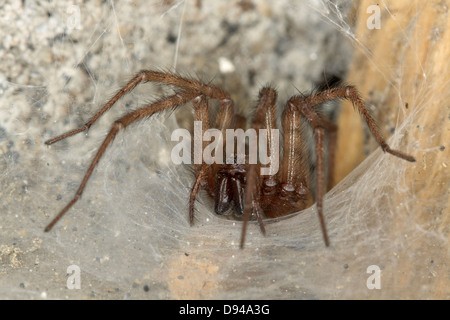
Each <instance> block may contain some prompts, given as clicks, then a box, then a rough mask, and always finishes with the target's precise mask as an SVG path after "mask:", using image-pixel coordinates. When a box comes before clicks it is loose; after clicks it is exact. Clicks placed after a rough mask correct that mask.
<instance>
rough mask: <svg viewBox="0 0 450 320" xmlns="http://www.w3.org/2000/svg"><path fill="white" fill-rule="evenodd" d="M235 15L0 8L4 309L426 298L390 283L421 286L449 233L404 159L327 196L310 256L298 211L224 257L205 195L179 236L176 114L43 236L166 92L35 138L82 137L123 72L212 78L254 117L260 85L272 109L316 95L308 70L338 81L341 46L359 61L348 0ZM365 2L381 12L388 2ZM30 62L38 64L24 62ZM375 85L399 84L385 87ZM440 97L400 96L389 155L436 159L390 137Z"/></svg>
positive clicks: (229, 234) (160, 118) (230, 245)
mask: <svg viewBox="0 0 450 320" xmlns="http://www.w3.org/2000/svg"><path fill="white" fill-rule="evenodd" d="M244 3H245V2H242V3H241V5H238V2H229V1H214V4H212V2H203V4H202V7H201V8H198V7H197V6H196V2H195V1H179V2H177V1H172V2H171V1H169V2H161V1H150V2H149V1H135V2H133V3H131V4H125V3H120V4H119V3H116V2H113V1H107V2H105V3H104V4H103V5H102V6H97V5H95V4H94V5H89V7H87V5H85V4H81V3H78V2H74V9H75V10H76V9H77V8H78V9H80V16H79V20H77V19H75V20H68V19H69V18H74V16H73V15H71V14H69V13H68V11H67V10H68V7H67V5H66V4H61V5H60V7H58V5H56V4H42V5H41V6H36V7H31V5H30V4H28V3H27V6H26V7H25V8H20V7H15V6H14V4H7V7H5V15H4V17H2V18H0V19H2V20H3V21H1V20H0V22H2V25H3V26H6V25H8V26H9V27H8V28H6V27H5V28H3V27H2V28H0V30H7V31H8V32H7V37H6V40H5V41H4V43H5V44H4V48H3V51H2V54H3V55H4V56H3V59H4V60H3V61H5V65H6V67H4V68H5V69H4V70H2V72H1V73H0V77H1V78H0V80H1V81H0V90H1V92H2V94H3V97H2V98H1V101H2V103H1V106H0V114H1V117H0V121H1V122H0V125H1V127H0V147H1V148H0V150H1V152H2V154H1V162H0V165H1V166H0V168H1V170H2V171H1V174H0V184H1V200H0V201H1V202H0V206H1V207H0V208H1V212H2V220H1V222H0V235H1V236H0V258H1V260H0V263H1V269H0V279H1V282H0V295H1V296H2V297H8V298H23V297H25V298H34V297H50V298H75V297H91V298H161V299H167V298H169V299H178V298H181V299H183V298H191V299H197V298H200V299H201V298H225V299H258V298H259V299H292V298H306V299H311V298H313V299H315V298H319V299H320V298H378V297H383V296H384V297H389V298H395V297H397V296H398V297H419V298H423V297H426V296H427V294H428V293H429V292H428V287H427V286H426V284H427V283H428V282H426V281H423V282H419V283H415V284H410V285H405V286H404V287H402V283H403V282H402V281H403V279H405V278H404V272H405V270H406V271H407V272H411V273H413V274H417V277H428V276H429V275H430V274H431V275H433V269H432V267H433V266H432V265H430V261H433V262H432V264H434V265H436V264H438V263H445V257H443V256H438V255H436V252H438V253H439V252H443V251H433V250H432V248H434V247H440V248H447V246H448V234H447V233H448V230H442V229H438V228H435V226H434V222H435V220H433V219H422V215H423V214H424V208H425V211H426V214H430V215H435V214H436V212H437V211H439V210H441V211H445V209H444V208H445V205H446V204H447V203H448V198H447V197H445V198H444V199H432V198H430V199H428V200H422V201H421V202H420V207H419V206H416V201H417V200H416V199H415V198H414V194H413V182H411V181H409V180H408V179H406V175H405V174H406V171H407V170H409V169H410V168H411V164H409V163H406V162H404V161H401V160H399V159H396V158H393V157H390V156H389V155H384V154H383V153H382V151H381V150H380V149H379V148H378V149H377V150H376V151H374V152H373V153H371V154H370V155H369V156H368V158H367V159H366V160H365V161H364V162H363V163H362V164H361V165H360V166H359V167H357V168H356V169H355V170H354V171H353V172H352V173H351V174H350V175H349V176H347V177H346V178H345V179H344V180H343V181H341V182H340V183H339V184H338V185H337V186H336V187H335V188H334V189H333V190H332V191H331V192H329V193H328V194H327V197H326V200H325V215H326V222H327V228H328V231H329V236H330V240H331V247H330V248H326V247H325V246H324V243H323V240H322V234H321V230H320V226H319V222H318V218H317V214H316V211H315V208H314V207H312V208H309V209H307V210H305V211H304V212H302V213H301V214H297V215H294V216H292V217H290V218H286V219H283V220H281V221H278V222H276V223H268V224H267V225H266V230H267V235H266V236H265V237H263V236H261V234H260V232H259V228H258V226H257V225H255V224H251V225H250V227H249V230H248V234H247V238H246V239H247V243H246V246H245V249H244V250H240V249H239V240H240V235H241V224H240V222H235V221H230V220H224V219H220V218H218V217H217V216H215V215H214V214H213V212H212V210H211V208H210V206H209V204H208V203H207V201H206V200H205V198H201V199H200V201H199V202H198V203H197V204H196V208H197V212H196V220H195V225H194V226H192V227H191V226H189V223H188V196H189V190H190V188H191V185H192V181H193V179H192V175H191V173H190V172H189V170H187V169H186V168H185V167H183V166H175V165H172V164H171V163H170V157H169V156H170V150H171V146H172V145H173V143H171V142H170V134H171V131H172V130H173V129H174V128H177V127H178V123H177V117H176V116H177V115H178V120H180V118H183V117H184V116H180V114H181V115H183V110H179V111H176V112H174V113H173V114H172V115H169V114H167V113H165V114H162V115H157V116H154V117H152V118H151V119H149V120H147V121H144V122H140V123H137V124H136V125H134V126H132V127H130V128H128V129H127V130H125V131H124V132H122V133H119V135H118V136H117V138H116V139H115V141H114V142H113V144H112V145H111V146H110V147H109V148H108V150H107V152H106V154H105V156H104V158H103V159H102V160H101V163H100V166H99V167H98V168H97V169H96V171H95V173H94V175H93V176H92V178H91V179H90V181H89V183H88V186H87V187H86V190H85V192H84V194H83V197H82V198H81V199H80V200H79V201H78V202H77V204H76V205H75V206H74V207H73V208H72V209H71V210H70V211H69V212H68V213H67V215H66V216H65V217H64V218H63V219H62V220H61V221H60V222H59V224H58V225H57V226H56V227H55V229H54V230H53V231H52V232H50V233H46V234H44V233H43V228H44V227H45V225H46V224H47V223H48V222H49V221H50V218H51V217H53V216H54V215H55V214H56V213H57V212H58V211H59V210H60V209H61V208H62V207H63V206H64V205H65V204H66V203H67V202H68V201H69V200H70V199H71V198H72V196H73V195H74V193H75V191H76V189H77V188H78V184H79V182H80V181H81V179H82V177H83V174H84V172H85V170H86V169H87V167H88V165H89V163H90V161H91V159H92V157H93V155H94V153H95V152H96V150H97V148H98V146H99V145H100V143H101V141H102V140H103V138H104V136H105V134H106V132H107V131H108V130H109V128H110V125H111V123H112V122H113V121H114V120H115V119H117V118H118V117H119V116H120V115H122V114H125V113H126V111H127V110H130V109H134V108H137V107H138V106H142V105H144V104H145V103H147V102H149V101H152V100H154V99H156V98H158V97H160V96H161V95H162V93H164V92H170V89H169V91H167V90H166V89H165V88H164V87H163V86H154V85H153V86H152V85H149V84H143V85H140V86H139V87H138V88H136V89H135V91H133V93H131V94H129V95H127V96H126V97H125V98H124V99H122V100H121V101H120V102H119V103H118V104H117V105H116V106H114V107H113V108H112V109H111V110H110V111H109V112H108V113H107V114H105V115H104V116H103V117H102V118H101V120H99V121H98V123H96V124H95V125H94V126H93V127H92V128H91V129H90V130H89V133H88V135H87V137H86V135H85V134H79V135H78V136H74V137H72V138H70V139H67V140H65V141H61V142H60V143H58V144H55V145H54V146H52V147H51V148H47V147H46V146H45V145H44V141H45V140H46V139H48V138H51V137H53V136H55V135H56V134H59V133H62V132H65V131H67V130H69V129H73V128H75V127H77V126H80V125H82V124H83V123H84V122H85V121H86V120H87V119H88V115H92V114H93V113H94V112H95V110H97V109H98V108H99V107H100V106H101V105H102V103H104V102H105V101H106V100H107V98H109V97H110V96H111V95H112V94H113V93H114V92H115V91H116V90H118V89H119V88H120V86H121V85H122V84H124V82H125V81H126V80H128V79H129V78H130V77H131V76H132V75H133V74H134V73H136V72H137V71H139V70H141V69H149V68H162V69H167V70H177V71H178V72H181V73H182V74H191V75H193V76H196V77H199V78H200V79H203V80H205V81H209V80H210V79H211V78H213V77H214V83H215V84H217V85H221V86H223V87H224V88H225V89H227V90H228V91H229V92H230V93H232V94H234V95H236V96H233V98H234V99H235V100H236V103H237V104H240V105H243V107H248V106H252V105H253V104H254V101H255V99H256V96H257V92H258V89H259V88H260V87H261V86H262V85H264V84H266V83H269V82H270V83H272V84H274V85H275V86H276V87H277V89H278V90H279V92H280V97H279V105H280V107H281V106H282V104H283V103H284V102H285V101H286V99H287V98H288V97H289V96H291V95H293V94H296V93H297V91H296V89H295V88H299V90H304V91H308V90H310V89H311V88H312V87H314V85H315V84H316V83H317V81H319V80H320V78H321V77H322V75H323V73H324V69H325V70H326V71H327V72H329V73H337V74H339V73H340V72H342V71H343V70H345V68H346V66H347V64H348V63H349V60H350V58H351V55H349V50H351V49H352V46H353V47H354V48H355V50H361V51H362V52H364V53H365V56H366V57H367V59H372V56H371V54H372V53H371V52H370V50H369V49H368V47H367V45H366V44H365V43H363V42H361V39H360V37H359V36H358V35H356V34H355V33H354V31H353V29H352V27H351V26H350V24H349V23H348V22H347V20H348V12H349V11H348V10H349V7H350V5H349V1H340V2H334V1H333V2H328V1H301V2H297V1H295V2H293V1H277V2H276V5H275V4H270V3H266V2H264V1H251V2H249V3H252V4H253V7H252V6H250V7H249V9H245V7H244ZM381 4H382V6H384V7H385V8H389V3H385V2H381ZM417 11H420V8H417ZM19 17H20V19H19ZM393 17H394V16H393ZM26 18H28V19H30V21H32V23H31V24H29V25H27V26H26V27H23V28H22V29H21V30H22V31H21V32H18V31H17V30H16V29H14V28H15V27H13V26H12V25H10V24H8V19H10V20H14V19H18V21H19V23H18V26H20V21H25V20H21V19H26ZM17 28H19V27H17ZM13 35H15V36H13ZM28 36H30V37H31V40H27V39H29V38H28ZM408 40H409V39H408V35H407V34H406V33H405V41H406V43H408ZM27 41H30V42H31V43H32V44H33V45H34V46H35V47H34V48H32V47H31V46H30V45H29V43H28V42H27ZM48 44H50V49H46V48H47V47H48ZM36 46H37V47H36ZM14 50H19V52H20V54H18V55H17V54H16V55H15V54H14ZM411 50H416V49H415V48H411ZM336 52H337V53H336ZM25 53H27V54H25ZM30 54H31V55H32V54H35V55H36V58H35V59H34V60H33V58H28V57H27V56H28V55H30ZM221 57H225V58H227V59H229V60H230V61H232V62H233V63H234V65H235V66H236V70H237V71H236V72H235V73H234V74H231V75H224V74H221V73H220V70H219V63H218V61H219V58H221ZM44 66H45V67H44ZM375 67H377V66H376V65H375ZM2 68H3V67H2ZM405 68H408V66H407V65H404V66H398V69H399V70H400V71H402V70H404V69H405ZM427 68H431V66H423V74H424V76H425V77H426V75H427V73H428V69H427ZM383 76H384V77H387V78H388V79H389V81H390V82H392V83H395V84H396V85H397V86H398V87H401V83H398V81H397V79H390V78H389V77H390V75H383ZM396 81H397V82H396ZM222 82H223V84H222ZM238 90H239V92H238ZM442 90H448V80H447V79H445V80H444V81H441V82H438V83H433V84H430V83H428V82H425V84H423V85H422V86H421V87H419V88H418V89H417V93H416V95H415V97H416V99H415V100H414V101H409V104H410V108H413V109H414V110H415V111H414V112H413V113H411V114H410V115H409V116H408V117H407V118H405V119H403V118H404V117H400V116H399V117H397V119H400V118H402V119H403V120H402V121H401V122H397V123H395V133H394V134H393V135H392V136H391V137H389V140H388V141H389V143H390V145H391V146H392V147H393V148H401V149H402V150H404V151H405V152H408V153H411V154H414V155H417V154H419V153H427V154H430V155H431V154H435V153H438V152H440V150H439V146H437V145H429V144H427V143H425V144H418V143H414V142H411V143H409V144H408V145H407V144H404V143H401V142H402V139H403V137H404V134H405V132H406V130H408V129H410V128H411V127H413V124H415V123H416V122H417V119H418V117H419V116H420V115H421V114H422V113H423V110H424V109H426V108H427V106H428V105H430V104H431V102H432V99H433V97H434V95H435V94H437V93H438V92H441V91H442ZM398 93H399V104H400V103H401V102H403V100H402V96H401V90H399V91H398ZM186 109H188V108H186ZM280 109H281V108H280ZM399 112H402V111H399ZM180 122H181V123H183V122H182V121H180ZM423 138H424V140H425V141H426V138H425V137H423ZM425 146H426V147H425ZM447 187H448V186H447ZM418 244H420V248H421V249H420V250H416V249H417V245H418ZM413 249H414V250H413ZM422 250H423V251H422ZM427 250H429V251H428V252H427ZM444 252H445V249H444ZM447 253H448V252H447ZM73 264H75V265H78V266H79V267H80V268H81V271H82V275H81V279H82V284H81V289H80V290H68V289H66V278H67V275H66V269H67V267H68V266H70V265H73ZM371 265H377V266H379V267H380V268H381V270H382V272H383V279H389V283H386V282H382V286H383V287H382V290H381V291H377V290H369V289H368V288H367V286H366V280H367V278H368V277H369V274H367V273H366V270H367V268H368V267H369V266H371ZM435 276H436V275H435ZM437 276H441V277H442V276H444V277H445V275H442V274H439V275H437ZM406 279H411V278H406ZM145 285H147V286H148V287H149V290H148V292H146V291H144V290H143V286H145ZM446 288H447V290H448V287H446ZM444 290H446V289H445V288H444ZM412 291H413V292H414V293H411V292H412ZM379 292H381V293H379Z"/></svg>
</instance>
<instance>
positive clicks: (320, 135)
mask: <svg viewBox="0 0 450 320" xmlns="http://www.w3.org/2000/svg"><path fill="white" fill-rule="evenodd" d="M334 99H348V100H350V101H351V102H352V103H353V105H354V106H355V107H356V108H357V109H358V111H359V113H360V114H361V116H362V117H363V118H364V120H365V121H366V123H367V125H368V127H369V129H370V131H371V132H372V134H373V135H374V136H375V139H376V140H377V142H378V143H379V144H380V146H381V148H382V149H383V151H385V152H388V153H390V154H392V155H394V156H396V157H399V158H401V159H404V160H407V161H410V162H414V161H416V160H415V159H414V157H412V156H410V155H407V154H405V153H403V152H401V151H398V150H394V149H391V148H390V147H389V145H388V144H387V143H386V141H385V140H384V138H383V136H382V135H381V132H380V130H379V129H378V127H377V125H376V123H375V120H373V118H372V116H371V115H370V113H369V111H368V110H367V108H366V107H365V105H364V102H363V100H362V99H361V97H360V96H359V93H358V91H357V90H356V88H354V87H352V86H345V87H337V88H331V89H327V90H324V91H322V92H319V93H317V94H314V95H310V96H307V97H303V96H294V97H292V98H291V99H289V101H288V105H292V106H293V107H296V108H297V109H298V110H299V111H300V113H301V114H302V116H303V117H304V118H305V119H306V120H307V121H308V123H309V124H310V125H311V126H312V128H313V130H314V135H315V137H316V154H317V199H316V203H317V211H318V214H319V220H320V225H321V228H322V233H323V238H324V241H325V245H326V246H329V239H328V234H327V231H326V226H325V219H324V216H323V196H324V193H325V190H324V138H325V130H327V129H328V130H329V129H333V128H332V127H331V126H330V123H329V121H327V120H324V118H323V117H321V116H320V115H319V114H317V112H316V111H315V110H314V108H313V107H314V106H315V105H318V104H320V103H323V102H326V101H330V100H334ZM333 153H334V151H333ZM332 156H333V157H334V155H332Z"/></svg>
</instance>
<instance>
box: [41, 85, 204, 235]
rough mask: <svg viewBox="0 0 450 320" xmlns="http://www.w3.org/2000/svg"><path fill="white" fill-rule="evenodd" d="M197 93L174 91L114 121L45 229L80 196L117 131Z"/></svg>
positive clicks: (179, 103) (51, 226)
mask: <svg viewBox="0 0 450 320" xmlns="http://www.w3.org/2000/svg"><path fill="white" fill-rule="evenodd" d="M198 95H199V93H198V92H195V91H183V92H180V93H176V94H174V95H172V96H169V97H167V98H165V99H163V100H160V101H157V102H155V103H153V104H150V105H148V106H145V107H142V108H140V109H137V110H135V111H132V112H130V113H128V114H127V115H125V116H123V117H122V118H120V119H119V120H117V121H115V122H114V124H113V126H112V128H111V130H110V131H109V133H108V135H107V136H106V138H105V140H104V141H103V143H102V144H101V146H100V148H99V149H98V151H97V154H96V155H95V157H94V159H93V160H92V162H91V165H90V166H89V168H88V170H87V171H86V174H85V175H84V178H83V180H82V181H81V184H80V186H79V187H78V190H77V192H76V194H75V196H74V197H73V199H72V200H71V201H70V202H69V203H68V204H67V205H66V206H65V207H64V208H63V209H62V210H61V211H60V212H59V214H58V215H57V216H56V217H55V218H54V219H53V220H52V221H51V222H50V223H49V224H48V225H47V227H46V228H45V231H46V232H48V231H50V230H51V229H52V228H53V226H54V225H55V223H56V222H58V220H59V219H61V217H62V216H63V215H64V214H65V213H66V212H67V210H69V209H70V208H71V207H72V206H73V205H74V204H75V202H77V200H78V199H79V198H80V197H81V195H82V193H83V191H84V188H85V187H86V184H87V182H88V180H89V178H90V176H91V175H92V172H93V171H94V169H95V167H96V166H97V164H98V162H99V161H100V158H101V157H102V155H103V153H104V152H105V150H106V148H107V147H108V145H109V144H110V143H111V141H112V140H113V139H114V137H115V136H116V135H117V133H118V132H119V131H120V130H121V129H123V128H125V127H127V126H128V125H130V124H131V123H133V122H135V121H137V120H141V119H143V118H146V117H148V116H151V115H152V114H154V113H157V112H160V111H162V110H165V109H168V108H174V107H176V106H180V105H182V104H185V103H187V102H188V101H190V100H192V99H193V98H195V97H196V96H198Z"/></svg>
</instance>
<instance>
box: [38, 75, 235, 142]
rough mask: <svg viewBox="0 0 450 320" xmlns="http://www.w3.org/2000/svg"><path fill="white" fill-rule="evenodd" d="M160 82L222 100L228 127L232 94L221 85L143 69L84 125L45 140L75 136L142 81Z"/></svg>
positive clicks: (222, 108) (222, 125)
mask: <svg viewBox="0 0 450 320" xmlns="http://www.w3.org/2000/svg"><path fill="white" fill-rule="evenodd" d="M150 81H151V82H160V83H165V84H169V85H174V86H176V87H179V88H181V89H184V90H186V91H195V92H198V93H202V94H204V95H205V96H208V97H211V98H213V99H217V100H219V101H220V107H221V108H220V109H221V110H220V114H221V117H220V119H221V120H222V122H221V123H220V126H219V128H226V127H228V125H229V124H230V122H231V116H232V112H231V113H230V112H228V109H230V108H231V109H232V108H233V104H232V101H231V99H230V96H229V95H228V94H227V93H226V92H225V91H223V90H222V89H220V88H219V87H216V86H213V85H210V84H205V83H202V82H200V81H196V80H192V79H187V78H183V77H181V76H178V75H175V74H171V73H165V72H160V71H152V70H143V71H141V72H139V73H138V74H137V75H136V76H134V78H133V79H131V80H130V81H129V82H128V83H127V84H126V85H125V86H124V87H123V88H121V89H120V90H119V91H118V92H117V93H116V94H115V95H114V96H113V97H112V98H111V99H110V100H109V101H108V102H107V103H106V104H105V105H104V106H103V107H102V108H101V109H100V110H99V111H98V112H97V113H96V114H95V115H94V116H93V117H91V118H90V119H89V120H88V122H86V123H85V124H84V125H83V126H82V127H80V128H77V129H74V130H71V131H68V132H66V133H63V134H61V135H59V136H57V137H55V138H52V139H49V140H47V141H46V142H45V144H47V145H51V144H53V143H55V142H58V141H60V140H63V139H65V138H67V137H70V136H73V135H75V134H77V133H80V132H83V131H85V130H88V129H89V128H90V127H91V126H92V124H93V123H94V122H95V121H97V119H98V118H100V117H101V116H102V115H103V114H104V113H105V112H106V111H107V110H108V109H109V108H111V107H112V106H113V105H114V104H115V103H116V102H117V100H119V99H120V98H121V97H122V96H123V95H125V94H127V93H128V92H130V91H132V90H133V89H134V88H135V87H136V86H137V85H138V84H139V83H141V82H150Z"/></svg>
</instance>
